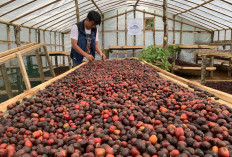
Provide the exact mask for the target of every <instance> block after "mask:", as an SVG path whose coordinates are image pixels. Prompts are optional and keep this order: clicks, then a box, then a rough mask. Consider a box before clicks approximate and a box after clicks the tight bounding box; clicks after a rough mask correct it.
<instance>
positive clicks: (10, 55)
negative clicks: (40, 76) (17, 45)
mask: <svg viewBox="0 0 232 157" xmlns="http://www.w3.org/2000/svg"><path fill="white" fill-rule="evenodd" d="M43 45H45V43H40V44H36V45H34V46H30V47H28V48H26V49H23V50H20V51H18V52H20V53H21V54H25V53H28V52H31V51H33V50H36V49H38V48H40V47H41V46H43ZM16 57H17V55H16V53H12V54H9V55H7V56H4V57H1V60H0V64H2V63H5V62H7V61H9V60H11V59H13V58H16Z"/></svg>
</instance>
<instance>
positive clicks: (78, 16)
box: [74, 0, 80, 22]
mask: <svg viewBox="0 0 232 157" xmlns="http://www.w3.org/2000/svg"><path fill="white" fill-rule="evenodd" d="M74 1H75V6H76V14H77V15H76V16H77V22H79V21H80V13H79V5H78V0H74Z"/></svg>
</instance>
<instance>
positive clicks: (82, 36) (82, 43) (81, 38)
mask: <svg viewBox="0 0 232 157" xmlns="http://www.w3.org/2000/svg"><path fill="white" fill-rule="evenodd" d="M84 21H85V20H83V21H81V22H79V23H76V25H77V28H78V41H77V45H78V46H79V47H80V48H81V49H82V50H83V51H85V52H86V46H87V39H86V33H85V27H84ZM96 33H97V28H93V29H92V30H91V38H92V40H91V44H92V47H91V50H90V52H91V54H92V55H93V57H94V58H95V42H96ZM71 58H72V60H73V62H75V63H76V64H77V65H79V64H81V63H82V61H83V58H84V57H83V56H82V55H81V54H79V53H78V52H76V51H75V50H74V49H73V48H72V49H71Z"/></svg>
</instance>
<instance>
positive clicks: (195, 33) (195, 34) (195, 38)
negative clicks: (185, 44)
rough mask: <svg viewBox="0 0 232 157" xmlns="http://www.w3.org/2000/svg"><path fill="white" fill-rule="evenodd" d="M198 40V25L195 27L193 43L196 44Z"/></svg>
mask: <svg viewBox="0 0 232 157" xmlns="http://www.w3.org/2000/svg"><path fill="white" fill-rule="evenodd" d="M196 40H197V30H196V27H194V34H193V44H194V45H195V44H196Z"/></svg>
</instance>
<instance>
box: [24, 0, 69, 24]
mask: <svg viewBox="0 0 232 157" xmlns="http://www.w3.org/2000/svg"><path fill="white" fill-rule="evenodd" d="M71 2H72V1H70V2H67V3H65V4H63V5H62V6H65V5H67V4H69V3H71ZM60 7H61V6H58V7H55V8H53V9H51V10H48V11H46V12H44V13H43V14H40V15H38V16H36V17H33V18H31V19H29V20H27V21H25V22H23V23H22V25H23V24H25V23H27V22H29V21H31V20H34V19H36V18H38V17H41V16H43V15H45V14H47V13H49V12H51V11H53V10H56V9H59V8H60Z"/></svg>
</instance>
